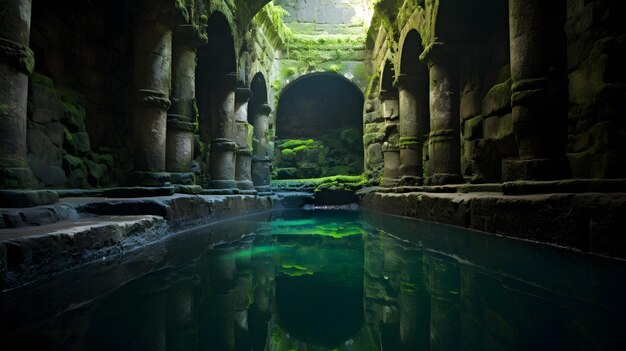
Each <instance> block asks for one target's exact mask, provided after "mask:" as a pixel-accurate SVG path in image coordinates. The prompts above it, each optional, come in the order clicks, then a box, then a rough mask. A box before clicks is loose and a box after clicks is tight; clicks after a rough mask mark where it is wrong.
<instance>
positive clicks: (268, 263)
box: [248, 223, 274, 351]
mask: <svg viewBox="0 0 626 351" xmlns="http://www.w3.org/2000/svg"><path fill="white" fill-rule="evenodd" d="M271 243H272V237H271V231H270V226H269V224H268V223H261V224H260V225H259V228H258V230H257V232H256V236H255V238H254V242H253V244H252V248H253V250H254V252H255V255H254V256H253V257H252V258H251V262H252V286H253V297H254V302H253V303H252V306H251V307H250V312H249V321H248V328H249V331H250V341H251V346H252V348H251V349H252V350H254V351H263V350H265V349H266V346H267V343H268V330H269V325H270V320H271V319H272V313H273V303H274V262H273V260H272V257H271V255H270V253H269V251H268V250H266V248H268V247H269V246H270V245H271Z"/></svg>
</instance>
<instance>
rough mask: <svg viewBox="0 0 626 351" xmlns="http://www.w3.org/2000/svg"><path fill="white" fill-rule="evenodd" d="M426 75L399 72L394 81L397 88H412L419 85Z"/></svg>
mask: <svg viewBox="0 0 626 351" xmlns="http://www.w3.org/2000/svg"><path fill="white" fill-rule="evenodd" d="M425 78H426V77H425V76H423V75H419V74H399V75H398V77H397V78H396V80H395V81H394V82H393V85H394V87H396V88H397V89H412V88H416V87H418V86H419V83H420V82H421V81H423V80H424V79H425Z"/></svg>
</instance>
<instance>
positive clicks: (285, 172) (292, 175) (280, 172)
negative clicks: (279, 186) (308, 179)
mask: <svg viewBox="0 0 626 351" xmlns="http://www.w3.org/2000/svg"><path fill="white" fill-rule="evenodd" d="M297 178H300V171H299V170H298V169H297V168H295V167H289V168H277V169H276V179H297Z"/></svg>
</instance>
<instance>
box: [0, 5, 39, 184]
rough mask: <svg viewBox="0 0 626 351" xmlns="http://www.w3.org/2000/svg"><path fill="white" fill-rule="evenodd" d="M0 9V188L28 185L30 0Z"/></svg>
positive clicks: (31, 62)
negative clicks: (27, 129) (27, 130)
mask: <svg viewBox="0 0 626 351" xmlns="http://www.w3.org/2000/svg"><path fill="white" fill-rule="evenodd" d="M1 6H2V8H1V9H0V84H1V85H0V189H20V188H28V187H30V186H31V185H32V180H33V175H32V172H31V171H30V169H29V168H28V165H27V162H26V121H27V115H26V106H27V99H28V76H29V75H30V74H31V73H32V71H33V68H34V64H35V59H34V55H33V52H32V51H31V50H30V49H29V47H28V45H29V41H30V21H31V8H32V0H6V1H2V2H1Z"/></svg>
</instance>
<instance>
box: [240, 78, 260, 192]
mask: <svg viewBox="0 0 626 351" xmlns="http://www.w3.org/2000/svg"><path fill="white" fill-rule="evenodd" d="M249 99H250V89H248V88H237V93H236V94H235V126H236V128H235V130H236V141H237V162H236V165H235V180H236V181H237V189H239V192H240V193H242V194H256V190H255V189H254V184H253V183H252V134H251V132H252V126H251V125H250V124H249V123H248V100H249Z"/></svg>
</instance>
